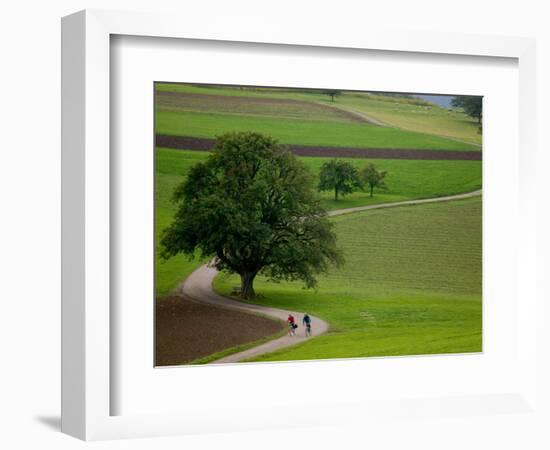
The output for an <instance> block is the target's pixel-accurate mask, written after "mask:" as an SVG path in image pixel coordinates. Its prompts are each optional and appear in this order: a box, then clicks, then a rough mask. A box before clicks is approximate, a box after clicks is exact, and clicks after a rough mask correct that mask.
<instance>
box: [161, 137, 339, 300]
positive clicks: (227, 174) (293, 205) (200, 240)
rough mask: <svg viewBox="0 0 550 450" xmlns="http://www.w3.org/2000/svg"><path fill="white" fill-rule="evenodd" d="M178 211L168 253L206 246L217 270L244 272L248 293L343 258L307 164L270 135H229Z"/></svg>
mask: <svg viewBox="0 0 550 450" xmlns="http://www.w3.org/2000/svg"><path fill="white" fill-rule="evenodd" d="M174 201H175V203H176V204H177V211H176V213H175V215H174V220H173V222H172V224H171V225H170V226H169V227H168V228H167V229H166V230H165V231H164V233H163V236H162V239H161V246H162V253H161V255H162V256H163V257H164V258H169V257H171V256H174V255H176V254H178V253H184V254H187V255H189V256H190V257H192V256H193V255H194V254H195V252H196V251H197V250H198V251H200V253H201V255H202V257H203V258H212V260H213V262H214V265H215V267H216V268H217V269H218V270H224V271H227V272H230V273H237V274H239V275H240V277H241V292H240V294H241V296H242V297H243V298H245V299H249V298H252V297H254V295H255V293H254V279H255V277H256V276H257V275H258V274H259V273H262V274H264V275H266V276H267V277H269V278H270V279H271V280H274V281H279V280H290V281H291V280H302V281H304V282H305V284H306V286H307V287H313V286H315V284H316V275H317V274H319V273H322V272H324V271H325V270H326V269H327V268H328V266H329V265H330V264H332V263H335V264H340V263H342V262H343V259H342V256H341V253H340V250H338V249H337V247H336V235H335V234H334V232H333V230H332V227H333V224H332V223H331V222H330V221H329V220H328V218H327V216H326V212H325V210H324V209H323V208H322V207H321V205H320V202H319V199H318V198H317V195H316V192H315V190H314V188H313V179H312V176H311V174H310V172H309V170H308V168H307V167H306V166H305V165H304V164H303V163H301V162H300V161H298V159H296V157H295V156H294V155H293V154H292V153H291V152H289V151H287V150H285V149H283V148H281V147H280V146H279V145H278V144H277V142H276V141H275V140H274V139H272V138H271V137H269V136H263V135H261V134H257V133H228V134H225V135H223V136H220V137H218V139H217V141H216V145H215V152H214V153H212V154H211V155H210V156H209V157H208V159H207V160H206V161H205V162H201V163H198V164H195V165H194V166H193V167H192V168H191V169H190V171H189V173H188V175H187V179H186V180H185V181H184V182H183V183H182V184H181V185H179V186H178V187H177V188H176V190H175V191H174Z"/></svg>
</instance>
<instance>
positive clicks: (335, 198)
mask: <svg viewBox="0 0 550 450" xmlns="http://www.w3.org/2000/svg"><path fill="white" fill-rule="evenodd" d="M334 200H335V201H338V188H334Z"/></svg>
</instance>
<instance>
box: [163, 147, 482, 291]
mask: <svg viewBox="0 0 550 450" xmlns="http://www.w3.org/2000/svg"><path fill="white" fill-rule="evenodd" d="M207 157H208V153H207V152H193V151H179V150H170V149H162V148H159V149H157V152H156V164H157V167H156V170H157V177H156V183H157V184H156V200H157V207H156V233H157V236H156V237H157V243H158V239H159V236H160V233H161V231H162V230H163V229H164V228H165V227H166V226H168V225H169V223H170V221H171V220H172V215H173V213H174V204H173V203H172V202H171V201H170V196H171V193H172V192H173V190H174V188H175V186H176V185H177V184H178V183H179V182H181V181H182V180H183V179H184V176H185V174H186V173H187V171H188V170H189V168H190V167H191V166H192V165H193V164H195V163H197V162H199V161H204V160H205V159H206V158H207ZM301 160H302V161H303V162H304V163H305V164H307V165H308V166H309V167H310V168H311V170H312V171H313V172H314V173H318V171H319V169H320V167H321V164H322V163H323V162H325V161H327V158H301ZM349 161H350V162H351V163H353V164H355V165H357V166H358V167H361V166H363V165H365V164H366V163H367V161H368V160H362V159H350V160H349ZM374 163H375V164H376V166H377V167H379V168H380V169H381V170H387V171H388V177H387V185H388V190H387V191H384V192H380V193H378V192H375V195H374V197H373V198H370V197H369V196H368V194H367V193H365V192H357V193H354V194H352V195H349V196H346V197H344V198H343V199H341V200H339V201H338V202H335V201H334V200H333V199H332V195H333V194H332V193H331V192H325V193H323V194H322V198H323V201H324V206H325V207H326V208H327V209H339V208H349V207H352V206H361V205H368V204H376V203H385V202H393V201H400V200H408V199H413V198H426V197H437V196H442V195H449V194H456V193H460V192H468V191H473V190H475V189H478V188H479V187H481V163H480V162H478V161H406V160H376V161H374ZM157 248H158V245H157ZM199 264H200V260H192V261H189V260H188V258H186V257H184V256H181V255H180V256H177V257H175V258H171V259H170V260H168V261H166V262H163V261H161V260H159V259H158V258H157V285H156V287H157V295H164V294H167V293H168V292H169V291H170V290H171V289H173V288H174V287H175V286H176V285H177V284H178V282H180V281H181V280H182V279H184V278H185V277H186V276H187V275H188V274H189V273H190V272H192V271H193V270H194V269H195V268H196V267H198V265H199Z"/></svg>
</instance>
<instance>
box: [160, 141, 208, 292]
mask: <svg viewBox="0 0 550 450" xmlns="http://www.w3.org/2000/svg"><path fill="white" fill-rule="evenodd" d="M205 156H206V155H204V154H200V153H192V152H187V154H185V157H183V158H182V155H179V154H178V153H177V152H175V151H157V152H156V154H155V163H156V168H155V170H156V177H155V202H156V203H155V239H156V240H155V242H156V244H155V248H156V260H155V264H156V283H155V289H156V295H157V296H162V295H166V294H168V293H169V292H170V291H171V290H172V289H174V288H175V287H176V286H177V285H178V283H179V282H181V280H183V279H185V278H186V277H187V275H189V274H190V273H191V272H193V270H195V269H196V268H197V267H198V266H199V265H200V264H201V261H200V259H198V258H195V259H193V260H189V258H187V257H186V256H183V255H177V256H175V257H172V258H170V259H169V260H167V261H164V260H162V259H161V258H160V257H159V239H160V236H161V233H162V230H164V229H165V228H166V227H167V226H168V225H170V223H171V221H172V217H173V214H174V212H175V205H174V204H173V203H172V201H171V197H172V192H173V191H174V189H175V187H176V186H177V185H178V184H179V183H181V182H182V181H183V180H184V179H185V175H186V173H187V171H188V170H189V168H191V167H192V166H193V164H195V163H196V162H198V161H202V160H204V159H205Z"/></svg>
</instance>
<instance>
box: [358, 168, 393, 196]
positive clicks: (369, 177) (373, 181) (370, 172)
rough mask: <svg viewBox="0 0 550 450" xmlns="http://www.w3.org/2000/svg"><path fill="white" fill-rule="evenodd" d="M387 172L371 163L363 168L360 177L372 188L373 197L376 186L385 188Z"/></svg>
mask: <svg viewBox="0 0 550 450" xmlns="http://www.w3.org/2000/svg"><path fill="white" fill-rule="evenodd" d="M386 174H387V172H385V171H380V170H377V169H376V167H375V165H374V164H372V163H370V164H368V165H367V166H366V167H364V168H363V169H361V172H360V177H361V180H362V181H363V182H364V183H365V184H368V186H369V188H370V196H371V197H372V195H373V192H374V188H381V189H385V188H386V184H385V183H384V178H386Z"/></svg>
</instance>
